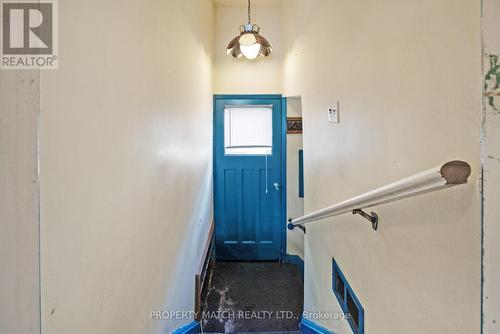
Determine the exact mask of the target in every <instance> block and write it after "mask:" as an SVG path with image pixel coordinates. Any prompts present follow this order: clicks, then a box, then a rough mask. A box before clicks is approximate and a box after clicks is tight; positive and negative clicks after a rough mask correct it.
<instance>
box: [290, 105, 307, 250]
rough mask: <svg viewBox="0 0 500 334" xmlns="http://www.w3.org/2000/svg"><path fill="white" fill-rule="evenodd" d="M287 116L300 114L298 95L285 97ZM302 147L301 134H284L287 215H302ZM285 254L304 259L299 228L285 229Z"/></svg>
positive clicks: (302, 240)
mask: <svg viewBox="0 0 500 334" xmlns="http://www.w3.org/2000/svg"><path fill="white" fill-rule="evenodd" d="M287 116H288V117H297V116H299V117H300V116H302V104H301V100H300V97H288V98H287ZM300 149H302V134H287V135H286V192H287V195H286V202H287V203H286V207H287V217H288V218H297V217H300V216H302V215H304V198H301V197H299V150H300ZM286 248H287V250H286V252H287V254H292V255H298V256H300V258H301V259H304V234H303V233H302V231H301V230H300V229H295V230H293V231H290V230H288V229H287V245H286Z"/></svg>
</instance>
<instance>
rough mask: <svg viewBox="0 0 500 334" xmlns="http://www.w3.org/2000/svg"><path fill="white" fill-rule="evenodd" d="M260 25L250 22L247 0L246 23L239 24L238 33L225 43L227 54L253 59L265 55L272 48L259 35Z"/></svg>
mask: <svg viewBox="0 0 500 334" xmlns="http://www.w3.org/2000/svg"><path fill="white" fill-rule="evenodd" d="M259 31H260V27H259V26H258V25H256V24H252V13H251V4H250V0H248V23H247V24H244V25H241V26H240V34H239V35H238V36H236V37H235V38H233V39H232V40H231V42H229V44H228V45H227V50H226V52H227V54H228V55H229V54H230V55H231V56H233V57H234V58H241V57H242V56H244V57H245V58H247V59H255V58H257V57H258V56H259V55H260V56H263V57H267V56H269V55H270V54H271V52H272V51H273V49H272V48H271V44H269V42H268V41H267V39H265V38H264V37H262V36H261V35H259Z"/></svg>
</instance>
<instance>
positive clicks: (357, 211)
mask: <svg viewBox="0 0 500 334" xmlns="http://www.w3.org/2000/svg"><path fill="white" fill-rule="evenodd" d="M352 214H353V215H356V214H358V215H361V216H362V217H363V218H365V219H366V220H368V221H369V222H370V223H372V228H373V230H374V231H376V230H377V228H378V216H377V214H376V213H375V212H370V214H367V213H366V212H364V211H363V210H361V209H354V210H352Z"/></svg>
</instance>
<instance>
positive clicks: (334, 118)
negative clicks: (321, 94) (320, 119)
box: [328, 101, 339, 123]
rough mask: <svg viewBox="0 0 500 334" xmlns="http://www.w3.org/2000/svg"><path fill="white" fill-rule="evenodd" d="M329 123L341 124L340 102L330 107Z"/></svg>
mask: <svg viewBox="0 0 500 334" xmlns="http://www.w3.org/2000/svg"><path fill="white" fill-rule="evenodd" d="M328 122H332V123H338V122H339V103H338V101H337V102H335V104H333V105H331V106H329V107H328Z"/></svg>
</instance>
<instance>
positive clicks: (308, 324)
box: [300, 318, 335, 334]
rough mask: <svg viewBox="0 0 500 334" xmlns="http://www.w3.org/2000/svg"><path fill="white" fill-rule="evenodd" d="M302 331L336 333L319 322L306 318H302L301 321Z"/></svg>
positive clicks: (309, 333)
mask: <svg viewBox="0 0 500 334" xmlns="http://www.w3.org/2000/svg"><path fill="white" fill-rule="evenodd" d="M300 331H301V332H302V333H304V334H315V333H320V334H335V333H334V332H332V331H330V330H328V329H326V328H325V327H323V326H320V325H318V324H317V323H315V322H312V321H311V320H307V319H304V318H302V320H301V321H300Z"/></svg>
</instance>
